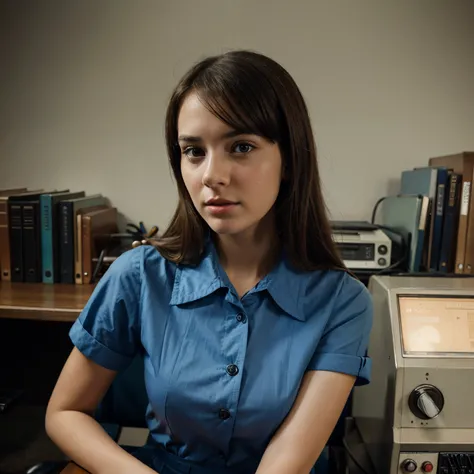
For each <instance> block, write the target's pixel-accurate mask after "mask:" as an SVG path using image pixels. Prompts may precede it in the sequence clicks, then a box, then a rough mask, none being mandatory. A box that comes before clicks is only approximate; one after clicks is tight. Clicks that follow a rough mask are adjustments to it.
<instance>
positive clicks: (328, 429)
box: [256, 370, 356, 474]
mask: <svg viewBox="0 0 474 474" xmlns="http://www.w3.org/2000/svg"><path fill="white" fill-rule="evenodd" d="M355 379H356V378H355V377H354V376H352V375H346V374H342V373H336V372H326V371H320V370H317V371H309V372H307V373H306V375H305V376H304V378H303V382H302V385H301V388H300V391H299V393H298V397H297V398H296V401H295V404H294V405H293V408H292V409H291V411H290V413H289V414H288V416H287V417H286V419H285V421H284V422H283V423H282V425H281V426H280V428H279V429H278V431H277V432H276V433H275V435H274V436H273V438H272V440H271V442H270V443H269V445H268V446H267V449H266V450H265V453H264V455H263V457H262V460H261V462H260V465H259V467H258V469H257V472H256V474H308V473H309V472H310V471H311V469H312V467H313V466H314V464H315V463H316V461H317V459H318V457H319V455H320V454H321V452H322V450H323V448H324V446H325V445H326V443H327V441H328V439H329V437H330V435H331V433H332V431H333V429H334V427H335V426H336V423H337V420H338V419H339V417H340V415H341V413H342V410H343V409H344V405H345V403H346V401H347V399H348V397H349V394H350V392H351V389H352V387H353V385H354V382H355Z"/></svg>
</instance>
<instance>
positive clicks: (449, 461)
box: [398, 452, 474, 474]
mask: <svg viewBox="0 0 474 474" xmlns="http://www.w3.org/2000/svg"><path fill="white" fill-rule="evenodd" d="M398 472H399V474H406V473H411V472H414V473H418V474H421V473H426V472H428V473H429V472H432V473H433V474H474V452H471V453H439V454H438V453H400V463H399V469H398Z"/></svg>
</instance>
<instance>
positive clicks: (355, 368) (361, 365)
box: [307, 354, 372, 385]
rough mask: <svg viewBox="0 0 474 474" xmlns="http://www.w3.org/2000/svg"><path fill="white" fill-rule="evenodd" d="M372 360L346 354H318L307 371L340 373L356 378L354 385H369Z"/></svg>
mask: <svg viewBox="0 0 474 474" xmlns="http://www.w3.org/2000/svg"><path fill="white" fill-rule="evenodd" d="M371 369H372V360H371V359H370V358H369V357H360V356H355V355H348V354H318V355H317V357H313V359H312V360H311V362H310V363H309V365H308V369H307V370H325V371H328V372H340V373H342V374H348V375H354V376H356V377H357V380H356V382H355V385H367V384H368V383H370V373H371Z"/></svg>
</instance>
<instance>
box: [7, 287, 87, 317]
mask: <svg viewBox="0 0 474 474" xmlns="http://www.w3.org/2000/svg"><path fill="white" fill-rule="evenodd" d="M94 287H95V285H64V284H56V285H47V284H44V283H10V282H5V281H2V282H0V318H13V319H33V320H43V321H66V322H72V321H75V320H76V318H77V317H78V316H79V313H80V312H81V310H82V309H83V308H84V306H85V304H86V303H87V300H88V299H89V297H90V296H91V294H92V291H93V289H94Z"/></svg>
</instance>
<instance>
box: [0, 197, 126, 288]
mask: <svg viewBox="0 0 474 474" xmlns="http://www.w3.org/2000/svg"><path fill="white" fill-rule="evenodd" d="M117 232H118V214H117V209H116V208H115V207H112V206H110V204H109V203H108V200H107V199H106V198H105V197H104V196H102V194H93V195H89V196H88V195H86V193H85V192H84V191H78V192H71V191H70V190H69V189H63V190H51V191H44V190H42V189H39V190H28V189H26V188H15V189H5V190H0V267H1V279H2V280H5V281H12V282H27V283H40V282H43V283H50V284H51V283H69V284H74V283H75V284H86V283H91V278H92V274H93V270H94V260H97V254H98V252H100V250H101V248H102V247H103V246H105V245H107V241H108V239H109V238H110V235H111V234H114V233H117Z"/></svg>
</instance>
